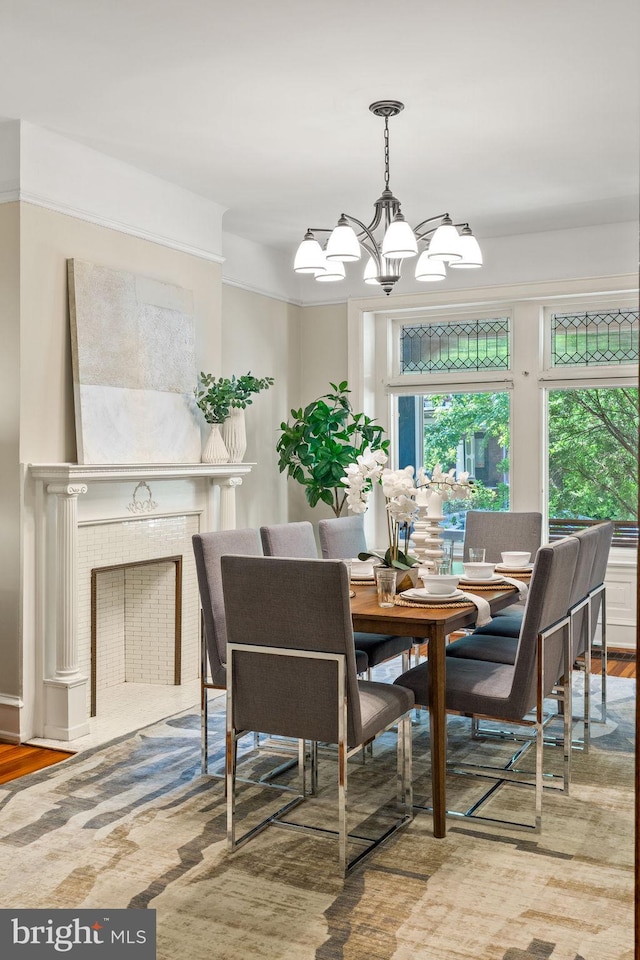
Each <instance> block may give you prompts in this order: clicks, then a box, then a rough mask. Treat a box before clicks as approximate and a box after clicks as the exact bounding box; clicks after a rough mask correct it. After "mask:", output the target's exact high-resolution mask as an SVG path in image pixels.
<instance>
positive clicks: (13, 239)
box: [0, 203, 22, 698]
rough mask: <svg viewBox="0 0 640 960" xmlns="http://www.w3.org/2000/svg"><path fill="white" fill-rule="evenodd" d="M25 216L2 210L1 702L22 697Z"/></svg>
mask: <svg viewBox="0 0 640 960" xmlns="http://www.w3.org/2000/svg"><path fill="white" fill-rule="evenodd" d="M19 247H20V211H19V205H18V204H17V203H6V204H2V205H0V311H1V312H0V331H1V333H2V347H1V349H0V385H1V386H0V390H1V393H0V397H1V402H0V544H1V549H0V664H2V666H1V668H0V677H2V682H1V683H0V697H1V696H2V695H5V696H6V697H9V698H13V697H19V696H20V695H21V673H22V668H21V664H22V642H21V637H20V563H19V558H20V555H21V551H20V509H19V506H20V469H19V460H20V457H19V450H20V289H19V282H18V279H19V272H18V270H19Z"/></svg>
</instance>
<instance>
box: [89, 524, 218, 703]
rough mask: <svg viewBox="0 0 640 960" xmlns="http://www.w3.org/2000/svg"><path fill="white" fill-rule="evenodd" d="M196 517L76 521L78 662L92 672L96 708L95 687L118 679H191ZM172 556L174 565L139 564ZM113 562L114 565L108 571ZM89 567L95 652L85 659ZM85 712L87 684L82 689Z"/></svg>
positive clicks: (195, 659)
mask: <svg viewBox="0 0 640 960" xmlns="http://www.w3.org/2000/svg"><path fill="white" fill-rule="evenodd" d="M199 528H200V518H199V516H198V515H185V516H174V517H159V518H157V519H155V518H154V519H140V520H129V521H124V522H118V521H114V522H104V523H98V524H86V525H80V526H79V528H78V667H79V669H80V672H81V673H83V674H84V675H86V676H93V675H94V674H93V671H95V688H96V693H97V696H96V701H97V702H96V705H95V706H96V709H95V712H98V711H99V709H100V694H101V691H104V690H106V689H108V688H109V687H113V686H115V685H116V684H119V683H125V682H133V683H157V684H173V683H174V682H175V681H176V679H177V680H178V682H179V683H182V682H185V681H187V680H193V679H195V678H197V676H198V669H199V646H198V638H199V615H198V586H197V580H196V571H195V563H194V560H193V550H192V547H191V537H192V536H193V534H194V533H198V532H199ZM173 556H176V557H180V558H181V563H180V569H181V584H180V585H179V588H178V594H176V564H175V563H174V562H173V561H172V560H167V561H166V562H162V563H157V562H153V563H142V561H145V560H150V561H156V560H160V559H161V558H168V557H173ZM113 566H117V569H111V568H112V567H113ZM92 571H96V575H95V583H96V609H95V616H96V631H95V633H96V650H95V660H94V661H93V662H92V644H91V639H92V637H91V634H92V630H91V617H92V608H91V607H92V605H91V579H92V576H91V575H92ZM177 598H178V599H179V601H180V606H181V616H180V621H181V622H180V637H181V642H180V647H179V651H178V656H179V660H178V676H177V678H176V674H175V655H176V651H175V636H176V624H175V604H176V599H177ZM87 697H88V703H87V705H88V707H89V708H90V715H94V709H91V708H92V706H93V704H92V702H91V701H92V694H91V689H88V690H87Z"/></svg>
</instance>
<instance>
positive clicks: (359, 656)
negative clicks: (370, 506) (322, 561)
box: [260, 517, 413, 679]
mask: <svg viewBox="0 0 640 960" xmlns="http://www.w3.org/2000/svg"><path fill="white" fill-rule="evenodd" d="M352 519H356V520H358V521H360V524H359V526H360V527H362V521H361V518H360V517H355V518H354V517H345V518H344V519H343V518H339V519H338V520H321V521H320V523H321V524H323V523H324V524H335V523H343V522H344V523H346V524H347V526H348V529H349V534H348V538H343V539H342V541H341V542H342V546H343V547H344V546H345V545H346V544H347V543H351V544H353V545H354V546H355V544H356V541H357V543H358V544H359V543H360V542H361V541H360V538H359V536H358V533H357V526H358V525H353V524H351V523H350V521H351V520H352ZM260 535H261V537H262V546H263V548H264V554H265V556H266V557H297V558H300V559H309V560H312V559H315V558H317V556H318V552H317V549H316V541H315V536H314V533H313V527H312V526H311V524H310V523H309V522H308V521H305V520H303V521H300V522H298V523H277V524H273V525H271V526H264V527H260ZM323 537H324V538H325V543H326V542H327V541H326V527H325V532H324V533H321V534H320V538H321V539H320V542H321V543H322V542H323V539H322V538H323ZM352 537H353V539H351V538H352ZM362 539H363V540H364V531H362ZM362 549H363V550H364V549H366V547H362ZM324 556H325V554H324V546H323V557H324ZM355 556H357V553H343V552H341V550H340V551H338V554H337V555H335V556H333V557H329V559H331V560H344V559H349V558H351V557H355ZM354 640H355V645H356V668H357V671H358V673H366V674H367V675H368V678H369V679H370V678H371V675H370V671H371V668H372V667H375V666H377V665H378V664H379V663H384V661H385V660H391V659H392V658H393V657H398V656H400V654H403V655H404V657H405V660H404V661H403V669H404V670H406V669H408V667H409V660H408V658H409V652H410V650H411V647H412V646H413V641H412V640H411V638H410V637H392V636H385V635H384V634H380V633H362V632H361V631H358V632H357V633H356V634H355V635H354Z"/></svg>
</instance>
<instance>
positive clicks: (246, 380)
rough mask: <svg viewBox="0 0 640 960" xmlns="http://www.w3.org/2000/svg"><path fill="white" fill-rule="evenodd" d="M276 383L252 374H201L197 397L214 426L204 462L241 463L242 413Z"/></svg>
mask: <svg viewBox="0 0 640 960" xmlns="http://www.w3.org/2000/svg"><path fill="white" fill-rule="evenodd" d="M273 383H274V378H273V377H254V376H253V374H252V373H251V371H249V373H245V374H243V375H242V376H241V377H236V375H235V374H233V375H232V376H231V377H215V376H214V375H213V374H211V373H201V374H200V376H199V378H198V385H197V386H196V389H195V390H194V396H195V400H196V404H197V405H198V407H199V408H200V410H201V411H202V414H203V416H204V419H205V420H206V421H207V423H210V424H211V427H212V429H211V433H210V437H209V440H208V442H207V445H206V446H205V449H204V451H203V454H202V459H203V462H205V463H226V462H227V461H228V460H229V459H231V460H232V462H234V463H235V462H239V461H240V460H242V456H243V454H244V450H245V448H246V433H245V427H244V416H243V414H242V411H244V410H245V409H246V407H248V406H249V404H251V403H252V402H253V400H252V397H253V395H254V394H256V393H260V391H261V390H267V389H268V388H269V387H271V386H272V385H273ZM221 427H222V430H223V432H221V429H220V428H221ZM225 427H227V430H226V440H225V433H224V431H225ZM227 447H228V448H229V449H227Z"/></svg>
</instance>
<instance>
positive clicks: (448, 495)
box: [416, 463, 473, 500]
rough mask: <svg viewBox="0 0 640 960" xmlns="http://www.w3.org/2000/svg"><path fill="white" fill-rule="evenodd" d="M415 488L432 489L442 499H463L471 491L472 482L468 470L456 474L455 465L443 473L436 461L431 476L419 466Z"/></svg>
mask: <svg viewBox="0 0 640 960" xmlns="http://www.w3.org/2000/svg"><path fill="white" fill-rule="evenodd" d="M416 488H417V489H423V490H424V489H429V490H434V491H435V492H436V493H439V494H440V496H441V497H442V499H443V500H464V499H465V498H466V497H468V496H469V495H470V494H471V492H472V491H473V483H472V481H471V480H469V473H468V471H466V470H465V471H462V472H460V473H459V474H458V475H457V476H456V471H455V467H454V468H452V469H451V470H449V472H448V473H445V472H444V471H443V469H442V465H441V464H440V463H438V464H436V466H435V467H434V468H433V470H432V471H431V476H428V474H427V473H426V472H425V470H424V468H423V467H420V469H419V470H418V473H417V475H416Z"/></svg>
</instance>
